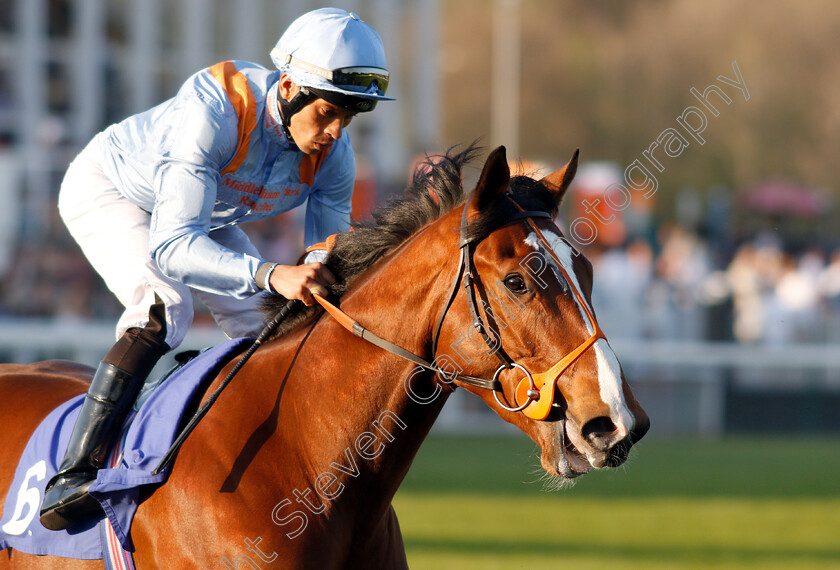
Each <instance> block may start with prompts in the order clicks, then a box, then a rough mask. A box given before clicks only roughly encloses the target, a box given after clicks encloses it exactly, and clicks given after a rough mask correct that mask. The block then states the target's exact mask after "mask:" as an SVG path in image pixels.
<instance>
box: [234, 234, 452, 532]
mask: <svg viewBox="0 0 840 570" xmlns="http://www.w3.org/2000/svg"><path fill="white" fill-rule="evenodd" d="M412 249H415V250H417V249H418V248H417V247H416V246H415V247H414V248H406V249H404V250H403V251H402V252H401V253H400V255H399V256H394V258H393V259H391V260H388V261H386V262H384V263H380V264H379V265H378V266H377V268H376V269H374V270H372V272H370V273H369V274H367V275H365V276H364V277H363V278H362V279H361V280H360V282H359V283H358V284H357V285H356V286H355V287H354V288H353V291H351V292H350V293H348V294H347V295H346V296H345V298H344V299H343V300H342V309H343V310H345V311H346V312H347V313H348V314H349V315H351V316H352V317H353V318H354V319H356V320H358V321H359V322H360V323H361V324H363V325H364V326H366V327H367V328H369V329H370V330H371V331H372V332H374V333H376V334H377V335H378V336H380V337H382V338H386V339H388V340H391V341H393V342H396V343H397V344H400V345H401V346H403V347H404V348H406V349H408V350H410V351H412V352H414V353H415V354H420V355H423V356H424V357H429V356H430V355H428V354H426V352H427V351H428V346H429V344H430V340H431V331H432V330H433V328H434V321H436V319H437V318H438V317H439V314H438V313H439V311H440V310H442V308H443V307H442V305H443V301H442V299H443V297H444V296H445V293H444V292H443V289H445V288H446V286H448V283H449V282H450V280H451V278H452V277H451V275H450V273H453V274H454V272H455V270H456V266H455V263H456V262H457V260H456V259H455V258H454V257H453V259H452V260H451V263H446V261H449V260H446V261H443V260H434V259H431V257H432V255H431V254H430V253H431V252H429V251H428V250H426V251H425V252H423V253H424V254H425V255H424V256H423V257H422V259H421V258H418V256H417V255H416V253H417V252H416V251H415V252H414V253H412V251H411V250H412ZM448 265H451V266H452V267H451V268H450V267H448ZM450 270H451V271H450ZM444 282H445V283H446V284H447V285H444V286H443V287H441V283H444ZM438 297H440V299H438ZM305 328H306V329H307V330H306V332H304V331H300V332H298V333H294V334H293V335H292V336H291V337H290V338H289V339H281V341H279V342H278V343H276V346H272V347H270V349H268V350H266V351H265V352H264V354H263V355H262V357H258V356H257V355H259V352H258V353H257V355H255V360H257V361H258V362H257V366H258V367H263V368H267V369H268V368H273V369H274V370H276V372H272V373H271V374H270V375H266V376H264V377H262V378H260V377H257V376H256V375H254V376H251V377H250V383H251V386H249V387H247V388H246V387H244V386H243V388H244V389H245V390H247V392H248V393H249V394H251V395H252V396H251V397H252V398H253V401H254V402H255V404H256V405H257V406H262V407H264V408H265V410H264V411H262V412H259V413H257V412H256V410H255V409H252V410H248V411H244V412H242V414H241V415H242V417H243V419H244V418H245V416H253V415H255V414H256V415H257V416H260V415H261V416H262V417H265V416H268V417H272V416H273V417H276V430H275V431H276V437H275V436H274V435H272V438H271V440H272V442H271V443H266V445H271V447H273V450H274V451H275V452H276V454H277V455H275V454H274V453H263V454H260V455H263V456H265V460H264V462H263V465H261V466H260V467H259V469H262V470H263V471H264V475H268V476H271V477H272V480H276V481H284V480H285V481H288V483H287V485H292V486H294V489H297V491H298V493H299V494H300V493H304V492H305V489H306V488H309V489H312V491H313V492H312V493H310V496H311V500H312V502H313V503H315V506H316V507H318V508H320V506H321V505H323V506H324V508H325V509H329V510H330V516H329V517H327V518H328V519H329V520H330V521H333V520H336V521H341V519H342V518H347V517H349V518H356V520H357V523H356V527H355V531H356V532H361V531H362V529H361V528H359V526H358V525H359V523H358V521H359V520H368V521H373V522H372V523H371V524H373V523H376V522H377V521H379V520H380V519H381V517H380V516H377V515H378V514H380V513H381V514H384V512H385V509H387V508H388V505H389V504H390V501H391V498H392V497H393V495H394V493H395V492H396V490H397V488H398V487H399V484H400V482H401V481H402V479H403V477H404V476H405V474H406V472H407V471H408V468H409V466H410V464H411V462H412V460H413V458H414V456H415V455H416V453H417V450H418V449H419V447H420V445H421V443H422V442H423V440H424V439H425V437H426V435H427V434H428V432H429V430H430V429H431V426H432V424H433V423H434V421H435V419H436V418H437V415H438V413H439V412H440V410H441V408H442V406H443V403H444V401H445V399H446V394H445V393H441V395H440V396H439V397H437V398H435V399H434V401H429V402H428V403H418V402H417V401H416V398H415V399H414V400H413V399H412V397H411V396H410V395H409V391H408V390H407V388H406V386H407V383H410V386H411V389H412V390H413V391H414V393H419V394H423V395H428V394H431V393H433V391H434V390H436V385H435V383H434V377H433V375H432V374H430V373H428V372H425V371H421V370H419V369H416V367H415V366H414V365H413V364H411V363H408V362H406V361H404V360H401V359H399V358H397V357H395V356H393V355H391V354H388V353H387V352H385V351H383V350H382V349H380V348H378V347H375V346H374V345H371V344H368V343H367V342H366V341H363V340H361V339H359V338H357V337H355V336H352V335H351V334H350V333H348V332H347V331H345V330H344V329H343V328H341V327H340V325H338V324H337V323H336V322H335V321H334V320H333V319H331V318H330V317H329V316H326V315H324V316H322V317H321V318H320V319H319V320H318V322H316V323H315V324H313V325H309V326H307V327H305ZM266 377H271V378H274V379H275V380H274V381H272V382H267V380H266ZM258 394H259V395H258ZM272 406H273V408H272ZM240 446H241V444H240ZM271 469H275V470H277V471H282V472H283V473H279V472H276V473H270V471H271ZM284 492H286V493H287V494H288V496H290V497H291V496H292V494H293V492H294V490H293V489H285V490H284ZM275 496H276V491H275ZM325 520H326V519H325ZM337 524H339V525H340V524H341V523H340V522H338V523H337ZM362 524H364V523H362Z"/></svg>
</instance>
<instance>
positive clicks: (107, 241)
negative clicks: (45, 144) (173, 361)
mask: <svg viewBox="0 0 840 570" xmlns="http://www.w3.org/2000/svg"><path fill="white" fill-rule="evenodd" d="M98 148H99V145H98V139H94V141H93V142H92V143H91V144H89V145H88V147H87V148H86V149H85V150H84V151H82V153H81V154H80V155H79V156H78V157H77V158H76V159H75V160H74V161H73V162H72V163H71V164H70V167H69V168H68V169H67V173H66V175H65V176H64V181H63V182H62V184H61V190H60V192H59V196H58V209H59V213H60V214H61V218H62V219H63V220H64V223H65V224H66V225H67V229H68V230H69V231H70V234H71V235H72V236H73V238H74V239H75V240H76V242H77V243H78V244H79V246H80V247H81V248H82V251H83V252H84V254H85V256H86V257H87V259H88V260H89V261H90V263H91V265H93V268H94V269H95V270H96V272H97V273H99V275H100V276H101V277H102V278H103V279H104V280H105V284H106V285H107V286H108V289H110V290H111V291H112V292H113V293H114V295H116V296H117V299H119V301H120V303H122V304H123V306H125V312H124V313H123V314H122V316H121V317H120V320H119V323H118V324H117V338H120V337H121V336H122V334H123V333H124V332H125V331H126V329H129V328H131V327H144V326H145V325H146V324H147V323H148V320H149V307H151V306H152V305H153V304H154V303H155V294H157V296H158V297H159V298H160V299H161V300H162V301H163V303H164V304H165V305H166V343H167V344H168V345H169V346H170V347H171V348H173V349H174V348H175V347H177V346H178V345H179V344H181V341H183V340H184V335H186V333H187V329H189V326H190V324H191V323H192V320H193V299H192V295H191V292H193V291H192V290H191V289H190V288H189V287H187V286H186V285H184V284H183V283H179V282H177V281H173V280H172V279H170V278H168V277H166V276H165V275H164V274H163V273H161V271H160V269H159V268H158V266H157V263H155V261H154V260H153V259H152V257H151V255H150V253H149V224H150V221H151V215H150V214H149V213H148V212H145V211H143V210H142V209H141V208H139V207H138V206H136V205H134V204H132V203H131V202H129V201H128V200H127V199H126V198H125V197H123V195H122V194H120V192H119V191H118V190H117V189H116V188H115V187H114V185H113V184H112V183H111V181H110V180H109V179H108V178H107V177H106V176H105V174H104V172H103V170H102V166H101V164H100V162H99V154H98ZM210 237H212V238H213V239H214V240H216V241H217V242H219V243H221V244H222V245H224V246H225V247H227V248H230V249H232V250H235V251H239V252H243V253H249V254H251V255H254V256H259V253H258V252H257V251H256V248H255V247H254V246H253V244H251V242H250V241H249V240H248V239H247V237H246V236H245V235H244V234H243V233H242V232H241V231H235V230H234V229H233V228H230V227H227V228H222V229H219V230H216V231H213V232H211V233H210ZM194 292H195V294H196V296H197V297H198V299H199V300H200V301H201V302H202V303H203V304H204V305H206V306H207V308H208V309H210V312H211V313H212V315H213V318H215V319H216V322H217V323H218V324H219V326H220V327H221V329H222V330H223V331H224V333H225V334H226V335H228V336H229V337H231V338H235V337H241V336H256V335H257V334H259V332H260V330H261V329H262V327H263V325H264V324H265V321H264V317H263V315H262V313H261V312H260V311H259V303H260V300H261V298H262V294H257V295H254V296H252V297H250V298H248V299H245V300H242V299H235V298H233V297H228V296H223V295H216V294H212V293H206V292H203V291H194Z"/></svg>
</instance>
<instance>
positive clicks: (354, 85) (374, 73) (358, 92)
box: [271, 8, 393, 154]
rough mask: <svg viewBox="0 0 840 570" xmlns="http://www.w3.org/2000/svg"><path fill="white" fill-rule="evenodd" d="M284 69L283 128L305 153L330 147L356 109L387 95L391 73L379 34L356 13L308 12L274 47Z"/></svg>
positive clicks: (273, 52)
mask: <svg viewBox="0 0 840 570" xmlns="http://www.w3.org/2000/svg"><path fill="white" fill-rule="evenodd" d="M271 60H272V61H273V62H274V65H276V66H277V68H278V69H279V70H280V71H281V72H282V75H281V77H280V83H279V93H278V95H279V96H278V98H277V101H278V103H279V106H280V114H281V115H282V118H283V130H284V131H285V134H286V137H288V138H289V140H290V141H292V142H294V143H295V144H297V146H298V148H300V150H302V151H303V152H305V153H307V154H311V153H315V152H320V151H322V150H325V149H326V148H329V146H330V145H331V144H332V143H333V141H334V140H336V139H338V138H339V137H341V132H342V129H343V128H344V127H345V126H347V124H348V123H349V122H350V119H352V118H353V117H354V116H355V115H356V114H357V113H364V112H367V111H371V110H373V108H374V107H376V103H377V101H383V100H384V101H393V98H392V97H386V96H385V91H386V90H387V89H388V79H389V73H388V69H387V68H386V67H385V50H384V49H383V47H382V40H381V39H380V37H379V34H377V33H376V30H374V29H373V28H372V27H370V26H369V25H368V24H366V23H365V22H363V21H362V20H361V19H359V17H358V16H357V15H355V14H353V13H350V12H346V11H344V10H339V9H336V8H322V9H320V10H314V11H312V12H308V13H306V14H304V15H303V16H301V17H300V18H298V19H297V20H295V21H294V22H292V24H291V25H290V26H289V28H288V29H287V30H286V31H285V32H284V33H283V35H282V36H281V37H280V40H279V41H278V42H277V45H276V46H274V49H272V50H271Z"/></svg>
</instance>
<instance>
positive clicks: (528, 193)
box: [467, 176, 559, 241]
mask: <svg viewBox="0 0 840 570" xmlns="http://www.w3.org/2000/svg"><path fill="white" fill-rule="evenodd" d="M508 193H509V194H510V195H511V197H513V199H514V200H515V201H516V203H517V204H519V206H520V207H521V208H522V209H523V210H529V211H537V212H548V213H549V214H551V216H552V217H556V216H557V211H558V209H559V204H558V203H557V202H556V201H555V199H554V195H553V194H552V193H551V192H550V191H549V190H548V189H547V188H546V187H545V186H543V185H542V184H541V183H540V182H539V181H538V180H535V179H533V178H531V177H529V176H514V177H512V178H511V179H510V186H509V188H508ZM516 212H517V210H516V207H515V206H514V205H513V204H512V203H511V201H510V200H509V199H508V198H507V197H506V196H500V197H499V198H496V199H495V200H494V201H493V202H491V203H490V204H489V205H488V206H487V207H486V208H485V209H484V210H483V211H482V212H481V216H479V217H478V218H477V219H476V220H474V221H473V222H472V223H471V224H470V226H469V227H468V228H467V238H468V239H471V240H475V241H480V240H482V239H484V238H486V237H487V236H488V235H490V233H492V232H493V231H495V230H496V229H498V228H499V227H500V226H501V225H503V224H504V223H505V222H506V221H507V220H508V219H510V216H511V215H513V214H515V213H516Z"/></svg>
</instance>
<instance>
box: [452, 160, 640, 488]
mask: <svg viewBox="0 0 840 570" xmlns="http://www.w3.org/2000/svg"><path fill="white" fill-rule="evenodd" d="M576 168H577V153H575V155H574V156H573V157H572V159H571V161H570V162H569V163H568V164H567V165H566V166H564V167H563V168H561V169H560V170H558V171H556V172H554V173H552V174H550V175H548V176H546V177H545V178H543V179H542V180H534V179H531V178H528V177H524V176H517V177H514V178H512V179H511V177H510V169H509V167H508V162H507V159H506V157H505V151H504V148H503V147H500V148H498V149H496V150H495V151H493V152H492V153H491V154H490V156H489V158H488V159H487V162H486V163H485V165H484V168H483V171H482V173H481V176H480V179H479V182H478V185H477V187H476V189H475V192H474V193H473V195H472V197H471V198H470V200H469V201H468V202H467V205H466V206H465V208H467V211H466V214H463V213H462V218H463V225H462V230H461V245H462V255H463V257H462V258H463V259H466V261H465V272H466V273H467V274H468V275H471V277H472V285H470V284H469V279H465V280H464V284H465V285H464V286H463V287H462V289H465V290H466V295H465V294H459V295H458V296H457V297H456V298H455V300H454V301H453V303H452V307H451V312H452V313H455V314H457V315H458V317H457V318H449V317H448V318H447V320H446V323H445V326H444V327H443V328H442V330H441V334H440V337H439V339H438V340H437V343H436V344H437V354H442V353H447V352H448V353H449V354H450V356H453V360H458V359H460V360H461V361H462V362H465V363H468V364H466V365H465V366H463V369H464V372H465V373H467V374H471V375H475V376H484V377H491V376H492V377H494V379H495V380H496V390H495V391H489V390H483V389H481V388H479V387H476V386H473V385H469V384H468V383H464V382H462V381H460V380H458V379H456V380H455V383H456V384H458V385H463V386H464V387H465V388H466V389H468V390H470V391H472V392H475V393H476V394H478V395H480V396H481V397H482V398H484V400H486V401H487V403H488V405H489V406H490V407H491V408H493V409H494V410H495V411H496V412H497V413H498V414H499V415H500V416H501V417H502V418H504V419H505V420H507V421H509V422H511V423H513V424H515V425H516V426H518V427H519V428H520V429H522V430H523V431H524V432H525V433H527V434H528V435H529V436H530V437H531V438H532V439H533V440H534V441H535V442H536V443H537V444H538V445H539V446H540V448H541V449H542V458H541V461H542V466H543V468H544V469H545V470H546V472H548V473H549V474H551V475H555V476H561V477H564V478H573V477H576V476H578V475H581V474H583V473H586V472H588V471H589V470H590V469H591V468H592V467H595V468H601V467H616V466H618V465H620V464H622V463H623V462H624V460H625V459H626V458H627V455H628V453H629V450H630V447H631V446H632V445H633V443H635V442H636V441H638V440H639V439H641V437H642V436H643V435H644V434H645V433H646V432H647V430H648V427H649V425H650V422H649V419H648V416H647V414H646V413H645V411H644V410H643V409H642V407H641V406H640V405H639V403H638V402H637V401H636V399H635V398H634V397H633V393H632V391H631V390H630V386H629V385H628V384H627V381H626V379H625V377H624V374H623V372H622V370H621V366H620V365H619V363H618V359H617V358H616V356H615V353H614V352H613V350H612V348H610V345H609V343H608V342H607V339H606V337H605V336H604V335H603V333H602V332H601V330H600V328H599V326H598V324H597V322H596V320H595V313H594V310H593V308H592V303H591V293H592V265H591V264H590V263H589V261H588V260H587V259H586V258H585V257H584V256H583V255H581V254H580V253H579V252H577V251H576V250H575V249H574V248H573V247H572V246H571V245H570V244H569V243H568V242H567V241H566V240H565V239H564V237H563V235H562V233H561V232H560V230H559V229H558V228H557V226H556V225H555V224H554V222H553V216H554V214H555V213H556V212H557V208H558V207H559V204H560V202H561V200H562V199H563V196H564V194H565V192H566V189H567V188H568V186H569V183H570V182H571V180H572V178H573V177H574V175H575V170H576ZM464 248H466V251H464ZM455 355H457V356H458V357H459V358H456V357H455Z"/></svg>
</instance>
